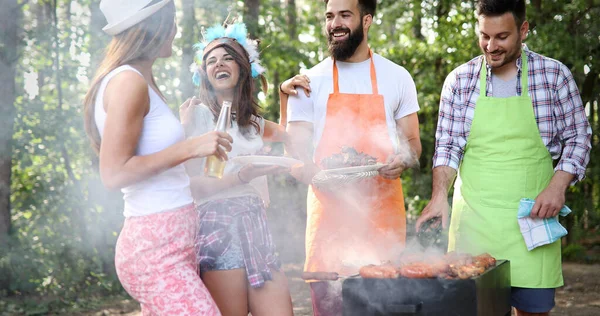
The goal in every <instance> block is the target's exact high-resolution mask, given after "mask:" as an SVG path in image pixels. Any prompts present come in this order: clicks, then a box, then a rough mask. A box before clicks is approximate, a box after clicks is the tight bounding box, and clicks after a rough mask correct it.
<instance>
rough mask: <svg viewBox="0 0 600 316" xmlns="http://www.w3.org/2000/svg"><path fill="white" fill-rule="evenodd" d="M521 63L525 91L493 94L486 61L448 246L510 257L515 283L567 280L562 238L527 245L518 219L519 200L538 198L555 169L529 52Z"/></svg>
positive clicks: (536, 284) (549, 283) (527, 284)
mask: <svg viewBox="0 0 600 316" xmlns="http://www.w3.org/2000/svg"><path fill="white" fill-rule="evenodd" d="M522 65H523V67H522V72H521V74H522V75H521V86H522V93H521V96H516V97H509V98H492V97H488V96H487V95H486V93H485V92H486V82H487V81H486V77H487V70H486V64H485V59H484V61H483V62H482V67H481V70H480V74H479V78H480V79H479V85H480V96H479V98H478V100H477V103H476V106H475V114H474V116H473V122H472V124H471V132H470V134H469V137H468V139H467V144H466V146H465V154H464V158H463V161H462V163H461V165H460V168H459V172H458V178H457V180H456V183H455V184H454V198H453V203H452V205H453V206H452V218H451V222H450V231H449V242H448V250H449V251H453V250H455V251H459V252H468V253H471V254H474V255H477V254H480V253H483V252H487V253H489V254H491V255H492V256H494V257H496V258H498V259H508V260H510V268H511V280H512V281H511V284H512V286H514V287H525V288H555V287H559V286H562V285H563V278H562V269H561V250H560V240H558V241H556V242H554V243H552V244H549V245H545V246H541V247H538V248H535V249H533V250H532V251H528V250H527V247H526V246H525V242H524V240H523V236H522V235H521V231H520V230H519V224H518V221H517V210H518V207H519V200H520V199H521V198H531V199H534V198H536V197H537V196H538V194H539V193H540V192H541V191H542V190H544V189H545V188H546V186H547V185H548V183H550V179H551V178H552V176H553V175H554V170H553V167H552V157H551V156H550V153H549V152H548V150H547V149H546V146H545V145H544V143H543V141H542V138H541V136H540V133H539V129H538V126H537V123H536V120H535V116H534V113H533V103H532V102H531V98H530V97H529V88H528V85H527V81H528V80H527V69H528V68H527V56H526V55H525V53H523V55H522Z"/></svg>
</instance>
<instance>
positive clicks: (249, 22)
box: [244, 0, 260, 38]
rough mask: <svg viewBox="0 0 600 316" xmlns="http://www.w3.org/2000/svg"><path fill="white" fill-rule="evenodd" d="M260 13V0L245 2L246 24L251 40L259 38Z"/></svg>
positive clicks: (247, 0) (245, 0)
mask: <svg viewBox="0 0 600 316" xmlns="http://www.w3.org/2000/svg"><path fill="white" fill-rule="evenodd" d="M259 12H260V0H244V23H246V26H247V27H248V33H249V34H250V37H251V38H256V37H257V36H258V13H259Z"/></svg>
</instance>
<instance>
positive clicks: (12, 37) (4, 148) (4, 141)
mask: <svg viewBox="0 0 600 316" xmlns="http://www.w3.org/2000/svg"><path fill="white" fill-rule="evenodd" d="M18 2H19V1H18V0H1V1H0V6H1V7H2V10H0V21H2V23H0V47H2V49H1V50H0V246H3V245H5V243H6V242H7V240H8V235H9V233H10V227H11V226H10V224H11V223H10V184H11V168H12V137H13V128H14V121H15V105H14V104H15V97H16V84H15V79H16V65H17V61H18V60H19V57H18V48H19V46H20V44H21V39H20V38H19V26H20V22H21V7H20V6H19V3H18Z"/></svg>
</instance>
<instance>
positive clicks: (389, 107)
mask: <svg viewBox="0 0 600 316" xmlns="http://www.w3.org/2000/svg"><path fill="white" fill-rule="evenodd" d="M373 59H374V63H375V72H376V75H377V88H378V90H379V94H381V95H383V100H384V103H385V116H386V123H387V127H388V133H389V135H390V138H391V140H392V143H393V146H394V150H395V151H396V152H397V151H398V147H399V140H398V133H397V130H396V120H398V119H401V118H403V117H405V116H407V115H409V114H412V113H415V112H417V111H418V110H419V102H418V100H417V89H416V87H415V83H414V81H413V79H412V77H411V76H410V74H409V73H408V71H407V70H406V69H404V67H402V66H400V65H397V64H395V63H393V62H392V61H390V60H387V59H385V58H383V57H381V56H380V55H377V54H373ZM336 64H337V67H338V74H339V88H340V93H352V94H371V93H372V92H373V91H372V87H371V75H370V73H371V59H367V60H365V61H363V62H359V63H347V62H340V61H337V62H336ZM305 74H306V75H307V76H308V77H309V78H310V87H311V90H312V91H311V93H310V97H306V95H305V94H304V91H303V90H302V89H298V90H299V91H298V95H296V96H290V97H289V99H288V111H287V117H288V122H294V121H304V122H310V123H313V128H314V134H313V145H314V146H315V148H316V146H317V144H318V143H319V140H320V139H321V135H322V134H323V129H324V128H325V117H326V114H327V100H328V99H329V94H331V93H333V59H332V58H327V59H325V60H323V61H322V62H320V63H319V64H317V65H316V66H314V67H313V68H311V69H309V70H307V71H306V72H305Z"/></svg>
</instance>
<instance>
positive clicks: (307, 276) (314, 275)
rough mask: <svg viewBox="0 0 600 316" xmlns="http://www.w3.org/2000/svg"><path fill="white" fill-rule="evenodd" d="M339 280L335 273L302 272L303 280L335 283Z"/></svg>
mask: <svg viewBox="0 0 600 316" xmlns="http://www.w3.org/2000/svg"><path fill="white" fill-rule="evenodd" d="M338 278H339V275H338V274H337V272H322V271H319V272H308V271H305V272H302V279H303V280H318V281H335V280H337V279H338Z"/></svg>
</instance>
